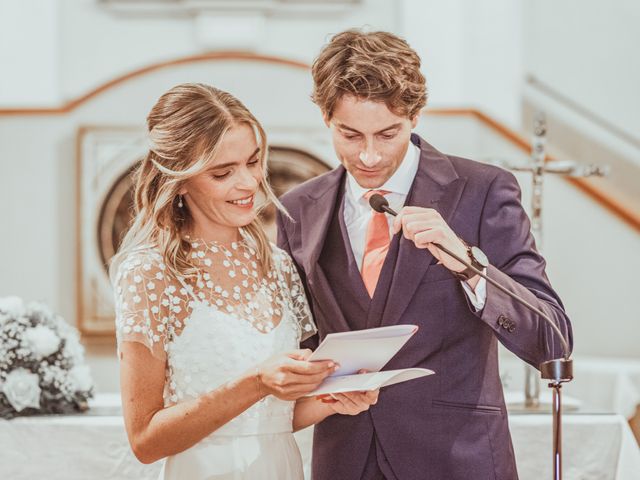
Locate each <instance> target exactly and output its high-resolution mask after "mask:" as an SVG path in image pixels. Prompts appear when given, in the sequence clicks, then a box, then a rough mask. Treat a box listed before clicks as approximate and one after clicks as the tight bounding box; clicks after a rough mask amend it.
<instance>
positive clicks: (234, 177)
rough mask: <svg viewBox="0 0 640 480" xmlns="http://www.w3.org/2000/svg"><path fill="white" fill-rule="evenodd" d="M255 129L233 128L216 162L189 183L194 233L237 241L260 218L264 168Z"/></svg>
mask: <svg viewBox="0 0 640 480" xmlns="http://www.w3.org/2000/svg"><path fill="white" fill-rule="evenodd" d="M259 153H260V151H259V148H258V145H257V142H256V137H255V134H254V133H253V130H252V128H251V127H250V126H249V125H247V124H239V125H236V126H234V127H232V128H231V129H229V130H228V131H227V133H226V135H225V136H224V138H223V139H222V142H221V143H220V145H219V148H218V152H217V154H216V157H215V159H214V160H213V161H212V162H211V164H210V165H209V167H208V168H207V169H206V170H204V171H203V172H202V173H200V174H198V175H196V176H195V177H193V178H191V179H189V180H187V182H186V183H185V186H184V189H183V193H184V201H185V203H186V206H187V207H188V208H189V212H190V213H191V215H192V217H193V220H194V232H193V233H194V234H195V235H198V236H200V237H202V238H207V239H212V240H227V239H231V240H234V239H236V238H237V234H238V228H239V227H244V226H246V225H248V224H249V223H251V222H252V221H253V220H254V219H255V217H256V211H255V209H254V200H255V196H256V194H257V193H258V188H259V186H260V183H261V182H262V181H263V178H264V175H263V170H262V168H263V165H262V164H261V162H260V156H259Z"/></svg>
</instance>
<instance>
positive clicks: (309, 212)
mask: <svg viewBox="0 0 640 480" xmlns="http://www.w3.org/2000/svg"><path fill="white" fill-rule="evenodd" d="M344 174H345V169H344V167H342V166H339V167H337V168H336V169H335V170H334V171H333V172H331V173H329V174H327V175H326V177H325V182H324V183H323V185H321V186H320V187H319V188H317V189H315V190H314V192H313V193H312V194H310V195H308V196H306V197H303V198H302V199H301V202H302V205H301V214H300V224H301V225H300V227H301V228H300V230H301V240H302V252H303V254H302V260H303V262H302V265H303V268H304V271H305V272H306V275H307V282H308V284H309V287H310V290H311V293H312V295H313V296H314V297H315V299H316V301H317V302H318V304H319V305H320V307H321V309H322V311H323V314H324V316H325V318H326V319H327V321H329V320H331V322H332V323H333V325H332V327H331V328H330V329H327V330H328V331H346V330H349V326H348V323H347V321H346V319H345V317H344V315H343V313H342V311H341V309H340V306H339V305H338V302H337V301H336V298H335V296H334V294H333V290H332V289H331V285H330V284H329V281H328V280H327V277H326V275H325V273H324V271H323V270H322V268H320V266H319V264H318V259H319V258H320V254H321V252H322V247H323V246H324V242H325V239H326V236H327V231H328V229H329V225H330V224H331V217H332V215H333V212H334V210H335V208H337V207H338V205H337V199H338V197H339V195H338V194H339V190H340V187H341V185H342V183H343V182H344Z"/></svg>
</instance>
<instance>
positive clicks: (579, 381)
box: [500, 350, 640, 479]
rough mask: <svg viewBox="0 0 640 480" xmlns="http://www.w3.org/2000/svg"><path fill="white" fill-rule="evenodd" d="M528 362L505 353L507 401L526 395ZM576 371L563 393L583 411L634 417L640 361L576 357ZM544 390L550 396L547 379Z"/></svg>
mask: <svg viewBox="0 0 640 480" xmlns="http://www.w3.org/2000/svg"><path fill="white" fill-rule="evenodd" d="M524 365H525V364H524V363H523V362H522V361H521V360H520V359H518V358H517V357H515V356H513V355H512V354H510V353H509V352H506V350H503V351H502V352H501V355H500V376H501V378H502V382H503V385H504V388H505V390H506V391H507V400H509V398H514V397H520V400H521V399H522V397H523V396H524V395H523V391H524V370H525V367H524ZM573 374H574V377H575V378H574V380H573V381H571V382H569V383H566V384H565V385H564V387H563V389H562V390H563V395H565V396H566V397H567V400H568V401H571V402H572V403H574V402H575V403H579V404H580V411H581V412H585V413H586V412H589V413H593V412H600V413H618V414H620V415H622V416H623V417H624V418H626V419H630V418H631V417H633V416H634V414H635V412H636V408H637V406H638V405H640V360H637V359H623V358H620V359H617V358H602V357H588V356H576V357H575V358H574V359H573ZM538 376H539V374H538ZM540 391H541V394H542V395H546V396H548V395H549V394H548V392H549V388H547V382H546V381H544V380H540ZM638 479H640V475H638Z"/></svg>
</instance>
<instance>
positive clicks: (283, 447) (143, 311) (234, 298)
mask: <svg viewBox="0 0 640 480" xmlns="http://www.w3.org/2000/svg"><path fill="white" fill-rule="evenodd" d="M189 242H190V243H191V246H192V251H191V253H190V257H191V260H192V264H193V266H194V267H196V269H197V272H198V273H197V277H196V278H189V279H188V280H186V279H184V278H173V277H172V276H170V275H169V274H166V273H165V272H166V267H165V265H164V263H163V261H162V257H161V256H160V255H159V253H158V252H157V251H154V250H153V249H148V250H143V251H139V252H136V253H132V254H130V255H129V256H128V258H126V259H125V260H124V261H123V262H122V263H121V265H120V266H119V268H118V273H117V275H116V278H115V298H116V334H117V338H118V345H120V344H121V342H123V341H135V342H140V343H142V344H144V345H146V346H147V347H148V348H149V349H150V350H151V352H152V353H153V355H154V356H156V357H158V358H161V359H164V360H165V361H166V365H167V368H166V382H165V392H164V403H165V407H168V406H171V405H174V404H177V403H180V402H184V401H187V400H190V399H194V398H197V397H199V396H201V395H203V394H205V393H207V392H209V391H212V390H214V389H216V388H218V387H219V386H221V385H222V384H224V383H225V382H227V381H229V380H232V379H234V378H237V377H239V376H240V375H242V374H243V373H245V372H247V371H248V370H250V369H251V368H252V367H253V366H255V365H257V364H258V363H261V362H263V361H264V360H266V359H268V358H269V357H271V356H273V355H275V354H277V353H282V352H286V351H290V350H294V349H297V348H299V347H298V346H299V343H300V341H301V340H303V339H305V338H307V337H309V336H311V335H313V334H314V333H315V326H314V324H313V320H312V318H311V314H310V312H309V307H308V304H307V301H306V298H305V295H304V290H303V287H302V284H301V282H300V278H299V276H298V274H297V271H296V269H295V267H294V266H293V264H292V262H291V259H290V258H289V256H288V255H287V254H286V253H285V252H283V251H282V250H280V249H278V248H277V247H276V246H272V251H273V260H274V262H273V263H274V269H273V270H272V271H271V272H269V273H268V274H267V275H264V274H263V273H262V271H261V268H260V264H259V258H258V256H257V253H256V251H255V249H254V248H253V246H252V244H251V243H250V241H249V240H246V239H245V240H242V241H240V242H234V243H231V244H226V245H225V244H221V243H213V242H204V241H202V240H193V239H192V240H189ZM293 406H294V404H293V402H286V401H282V400H279V399H277V398H275V397H273V396H268V397H266V398H265V399H264V400H262V401H260V402H258V403H256V404H254V405H253V406H252V407H250V408H249V409H247V410H246V411H244V412H243V413H242V414H240V415H239V416H237V417H236V418H234V419H233V420H231V421H230V422H228V423H227V424H225V425H224V426H222V427H221V428H219V429H218V430H216V431H215V432H214V433H212V434H211V435H210V436H208V437H207V438H205V439H203V440H201V441H200V442H199V443H197V444H196V445H194V446H193V447H191V448H189V449H187V450H185V451H183V452H181V453H178V454H176V455H173V456H171V457H168V458H167V459H166V460H165V463H164V466H163V469H162V473H161V476H160V478H162V479H189V480H200V479H261V480H262V479H264V480H269V479H273V480H288V479H292V480H293V479H295V480H298V479H302V478H303V473H302V461H301V458H300V452H299V450H298V447H297V444H296V443H295V440H294V438H293V434H292V419H293Z"/></svg>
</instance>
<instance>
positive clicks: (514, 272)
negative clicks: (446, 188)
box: [475, 171, 573, 368]
mask: <svg viewBox="0 0 640 480" xmlns="http://www.w3.org/2000/svg"><path fill="white" fill-rule="evenodd" d="M520 199H521V194H520V188H519V186H518V183H517V181H516V179H515V177H514V176H513V175H512V174H511V173H509V172H506V171H500V173H499V174H498V175H497V176H496V178H495V179H494V180H493V182H492V184H491V186H490V188H489V191H488V194H487V197H486V200H485V203H484V208H483V211H482V218H481V222H480V242H479V247H480V248H481V249H482V250H483V251H484V252H485V253H486V254H487V256H488V257H489V262H490V266H489V267H488V269H487V275H488V276H489V277H490V278H493V279H494V280H496V281H497V282H499V283H500V284H501V285H503V286H505V287H506V288H507V289H509V290H511V291H512V292H514V293H516V294H518V295H520V296H521V297H523V298H524V299H525V300H527V301H528V302H529V303H530V304H532V305H534V306H535V307H537V308H538V309H540V310H542V311H543V312H544V313H546V314H547V316H548V317H550V318H551V319H552V320H553V322H554V323H555V324H556V325H557V326H558V328H559V329H560V331H561V332H562V333H563V335H564V337H565V339H566V340H567V343H568V344H569V348H570V349H572V348H573V333H572V329H571V323H570V321H569V318H568V317H567V315H566V313H565V311H564V307H563V305H562V302H561V300H560V298H559V297H558V295H557V294H556V292H555V291H554V290H553V288H552V287H551V284H550V282H549V279H548V278H547V275H546V273H545V266H546V262H545V260H544V258H543V257H542V256H541V255H540V254H539V253H538V251H537V250H536V246H535V241H534V238H533V235H532V234H531V224H530V221H529V218H528V216H527V214H526V212H525V211H524V208H523V207H522V204H521V202H520ZM475 314H476V315H477V316H478V317H480V319H481V320H482V321H484V322H485V323H486V324H487V325H489V327H491V328H492V329H493V330H494V331H495V334H496V335H497V337H498V339H499V340H500V342H501V343H502V344H503V345H504V346H505V347H506V348H508V349H509V350H510V351H512V352H513V353H514V354H516V355H517V356H518V357H520V358H521V359H523V360H524V361H526V362H527V363H529V364H531V365H533V366H534V367H536V368H539V365H540V364H541V363H542V362H544V361H547V360H550V359H553V358H560V357H561V356H562V354H563V351H562V344H561V342H560V339H559V338H558V336H557V333H556V332H555V331H554V330H553V329H552V327H551V326H550V325H549V324H548V323H547V322H546V321H545V320H544V319H543V318H540V316H539V315H537V314H536V313H534V312H531V311H529V310H528V309H527V308H526V307H524V306H523V305H521V304H520V303H518V302H516V301H515V300H513V299H512V298H511V297H509V296H508V295H507V294H505V293H503V292H501V291H500V290H498V289H497V288H496V287H494V286H493V285H491V284H490V283H488V282H487V299H486V303H485V307H484V309H483V310H482V311H479V312H475Z"/></svg>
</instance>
